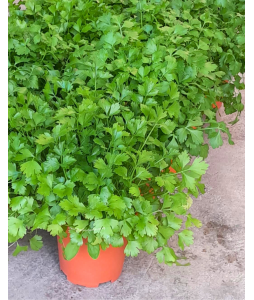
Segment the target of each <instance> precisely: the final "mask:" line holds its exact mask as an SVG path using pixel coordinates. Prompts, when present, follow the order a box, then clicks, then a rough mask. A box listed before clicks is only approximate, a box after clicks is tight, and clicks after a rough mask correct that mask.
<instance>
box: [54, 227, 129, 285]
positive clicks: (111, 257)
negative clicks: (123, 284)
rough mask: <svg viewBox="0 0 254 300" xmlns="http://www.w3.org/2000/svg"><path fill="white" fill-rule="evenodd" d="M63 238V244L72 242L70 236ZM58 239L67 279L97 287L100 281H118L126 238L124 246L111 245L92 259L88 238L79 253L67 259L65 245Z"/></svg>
mask: <svg viewBox="0 0 254 300" xmlns="http://www.w3.org/2000/svg"><path fill="white" fill-rule="evenodd" d="M67 234H68V236H67V237H66V238H64V239H63V244H64V245H65V247H66V245H67V244H68V243H69V242H70V236H69V233H68V232H67ZM57 241H58V254H59V264H60V270H61V271H62V272H63V273H64V274H65V275H66V276H67V280H68V281H70V282H71V283H73V284H77V285H81V286H85V287H89V288H95V287H98V286H99V284H100V283H105V282H108V281H111V282H114V281H116V280H117V279H118V278H119V276H120V275H121V273H122V268H123V264H124V259H125V254H124V249H125V246H126V244H127V241H126V239H124V245H123V246H122V247H117V248H114V247H112V246H111V245H110V246H109V248H107V249H106V250H102V249H101V250H100V254H99V256H98V258H97V259H92V258H91V257H90V255H89V253H88V249H87V245H86V240H85V239H84V243H83V245H82V246H81V247H80V248H79V251H78V253H77V255H76V256H75V257H74V258H73V259H71V260H69V261H68V260H66V259H65V258H64V255H63V245H62V244H60V243H59V237H57Z"/></svg>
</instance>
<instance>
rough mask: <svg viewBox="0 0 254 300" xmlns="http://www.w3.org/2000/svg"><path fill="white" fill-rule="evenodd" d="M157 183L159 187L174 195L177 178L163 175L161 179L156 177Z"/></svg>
mask: <svg viewBox="0 0 254 300" xmlns="http://www.w3.org/2000/svg"><path fill="white" fill-rule="evenodd" d="M155 181H156V182H157V184H158V186H160V187H163V186H165V188H166V189H167V191H169V192H170V193H173V192H174V190H175V184H176V181H175V178H174V175H172V174H167V175H162V176H160V177H156V178H155Z"/></svg>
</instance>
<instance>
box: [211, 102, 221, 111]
mask: <svg viewBox="0 0 254 300" xmlns="http://www.w3.org/2000/svg"><path fill="white" fill-rule="evenodd" d="M221 105H222V102H220V101H216V105H215V104H212V108H215V107H217V108H218V109H219V108H221Z"/></svg>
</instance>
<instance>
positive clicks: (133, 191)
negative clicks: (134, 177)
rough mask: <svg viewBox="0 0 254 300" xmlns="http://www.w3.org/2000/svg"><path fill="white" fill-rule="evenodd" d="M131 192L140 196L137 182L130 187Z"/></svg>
mask: <svg viewBox="0 0 254 300" xmlns="http://www.w3.org/2000/svg"><path fill="white" fill-rule="evenodd" d="M129 193H130V194H131V195H133V196H136V197H138V196H139V195H140V190H139V187H138V186H137V185H136V184H135V185H134V184H133V185H132V186H131V187H130V189H129Z"/></svg>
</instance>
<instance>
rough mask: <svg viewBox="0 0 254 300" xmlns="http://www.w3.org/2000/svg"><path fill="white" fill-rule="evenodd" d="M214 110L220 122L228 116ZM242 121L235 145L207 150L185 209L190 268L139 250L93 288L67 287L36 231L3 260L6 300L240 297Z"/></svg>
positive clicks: (47, 241)
mask: <svg viewBox="0 0 254 300" xmlns="http://www.w3.org/2000/svg"><path fill="white" fill-rule="evenodd" d="M242 94H243V96H244V91H243V92H242ZM220 111H221V116H218V118H220V119H221V120H225V121H226V122H229V121H232V120H233V119H234V118H233V116H225V115H224V114H223V108H222V109H220ZM244 124H245V118H244V112H243V113H242V115H241V118H240V121H239V122H238V123H237V124H236V125H234V126H233V127H232V128H231V129H230V131H231V132H232V136H233V140H234V142H235V145H234V146H230V145H228V144H227V141H226V137H224V140H225V144H224V145H223V147H221V148H219V149H215V150H213V149H211V150H210V154H209V157H208V159H207V162H208V164H209V165H210V167H209V169H208V172H207V173H206V174H205V176H204V177H203V182H204V183H205V185H206V193H205V194H204V195H201V196H199V197H198V198H197V199H194V203H193V206H192V208H191V213H192V214H193V216H195V217H197V218H198V219H200V220H201V221H202V223H203V227H202V228H201V229H196V230H194V237H195V242H194V245H192V246H191V247H189V248H186V251H185V254H186V256H187V257H188V258H189V262H190V263H191V266H188V267H175V266H174V267H168V266H165V265H162V264H159V263H158V262H157V260H156V258H155V257H154V256H152V255H148V254H146V253H144V252H142V253H140V255H139V256H138V257H136V258H126V259H125V263H124V268H123V272H122V275H121V276H120V278H119V280H117V281H116V282H114V283H105V284H101V285H100V286H99V287H98V288H96V289H89V288H85V287H82V286H75V285H73V284H71V283H69V282H68V281H67V280H66V276H65V275H64V274H63V273H62V272H61V271H60V269H59V265H58V253H57V242H56V238H54V237H51V236H50V235H49V234H47V233H46V232H42V235H43V238H44V247H43V248H42V249H41V250H40V251H39V252H34V251H27V252H24V253H21V254H20V255H18V256H17V257H12V256H11V255H9V300H47V299H52V300H71V299H73V300H81V299H82V300H84V299H86V300H94V299H96V300H100V299H105V300H109V299H114V300H146V299H147V300H148V299H149V300H157V299H158V300H159V299H160V300H194V299H195V300H243V299H244V280H245V279H244V268H245V263H244V239H245V238H244V234H245V228H244V225H245V209H244V204H245V178H244V176H245V158H244V156H245V129H244ZM25 241H26V238H24V240H23V241H22V243H24V244H25ZM170 243H171V244H172V245H175V244H176V240H173V241H172V242H170ZM179 254H180V252H179Z"/></svg>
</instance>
